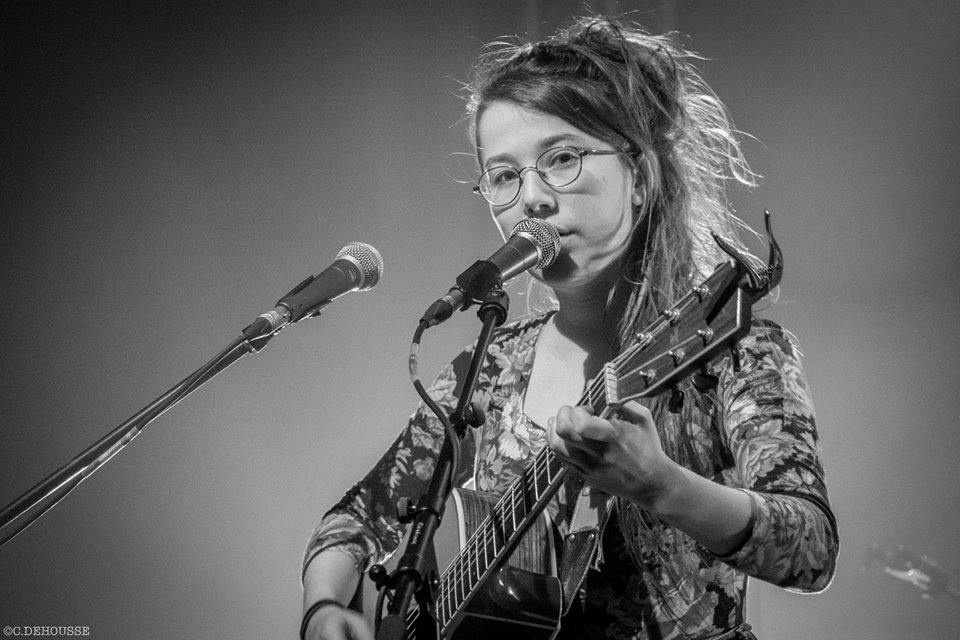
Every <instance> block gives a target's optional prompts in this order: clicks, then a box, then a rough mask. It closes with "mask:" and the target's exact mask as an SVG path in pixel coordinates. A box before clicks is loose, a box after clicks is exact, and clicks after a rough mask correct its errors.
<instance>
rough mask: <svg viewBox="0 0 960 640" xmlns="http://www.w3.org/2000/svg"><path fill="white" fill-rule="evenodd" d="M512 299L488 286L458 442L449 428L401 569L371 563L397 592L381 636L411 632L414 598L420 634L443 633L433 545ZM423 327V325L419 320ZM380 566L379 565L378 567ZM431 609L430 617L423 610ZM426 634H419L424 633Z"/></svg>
mask: <svg viewBox="0 0 960 640" xmlns="http://www.w3.org/2000/svg"><path fill="white" fill-rule="evenodd" d="M509 305H510V301H509V298H508V297H507V294H506V292H504V291H503V289H502V288H500V287H499V286H496V287H494V288H493V289H491V290H490V293H489V294H488V295H487V297H486V298H485V299H484V301H483V303H482V304H481V305H480V309H479V310H478V311H477V316H478V317H479V318H480V320H481V321H482V323H483V326H482V328H481V329H480V336H479V337H478V338H477V344H476V347H475V348H474V351H473V358H472V360H471V361H470V368H469V370H468V371H467V376H466V379H465V380H464V384H463V387H462V388H461V391H460V397H459V399H458V403H457V407H456V409H455V410H454V411H453V413H451V414H450V423H451V424H452V425H453V430H454V431H455V435H456V441H454V440H453V439H452V438H451V437H450V436H451V434H450V431H449V430H447V433H446V436H445V437H444V440H443V446H442V447H441V448H440V455H439V456H438V458H437V463H436V466H435V467H434V470H433V476H432V477H431V479H430V488H429V489H428V490H427V493H426V494H424V495H423V496H421V497H420V500H419V501H418V503H417V506H416V509H415V514H416V515H415V516H414V517H413V524H412V528H411V531H412V533H411V535H410V538H409V539H408V540H407V546H406V549H405V551H404V554H403V556H402V557H401V558H400V561H399V563H398V564H397V569H396V571H394V573H393V574H392V575H391V576H387V575H386V570H385V569H384V568H383V567H382V566H380V565H377V566H376V567H373V568H371V570H370V575H371V578H372V579H373V580H374V581H375V582H376V583H377V586H378V587H380V588H381V589H383V588H387V589H389V588H393V589H394V595H393V599H392V600H391V601H390V604H389V606H388V607H387V613H388V614H387V616H385V617H384V618H383V620H381V622H380V624H379V625H378V627H377V635H376V637H377V640H403V639H404V638H406V636H407V616H408V613H409V610H410V604H411V601H412V600H413V598H414V597H416V600H417V604H418V605H419V607H420V610H421V615H420V616H419V617H418V620H417V637H418V638H431V637H433V638H437V637H439V635H440V634H439V631H440V630H439V628H438V626H439V625H438V624H430V622H431V619H433V620H436V613H435V606H434V601H435V598H436V594H435V593H434V590H435V589H436V587H437V585H438V584H439V575H438V573H437V566H436V565H437V558H436V552H435V549H434V546H433V538H434V534H435V533H436V531H437V528H438V527H439V526H440V521H441V519H442V518H443V512H444V508H445V506H446V502H447V498H448V497H449V496H450V492H451V491H452V489H453V480H454V474H455V473H456V469H454V462H453V461H454V447H459V446H460V441H461V440H462V439H463V437H464V435H465V434H466V430H467V429H466V428H467V425H471V426H480V425H482V424H483V414H482V413H481V412H480V411H479V410H478V409H477V408H476V407H475V406H474V405H473V394H474V392H475V391H476V387H477V380H478V379H479V377H480V368H481V366H482V365H483V360H484V358H485V357H486V355H487V349H488V348H489V347H490V342H491V340H492V339H493V331H494V329H495V328H496V327H499V326H500V325H502V324H503V323H504V322H505V321H506V319H507V309H508V308H509ZM421 326H424V325H423V324H421ZM378 567H379V569H378ZM424 612H430V614H431V615H430V616H429V618H428V617H427V616H425V615H422V614H423V613H424ZM421 633H422V634H423V635H420V634H421Z"/></svg>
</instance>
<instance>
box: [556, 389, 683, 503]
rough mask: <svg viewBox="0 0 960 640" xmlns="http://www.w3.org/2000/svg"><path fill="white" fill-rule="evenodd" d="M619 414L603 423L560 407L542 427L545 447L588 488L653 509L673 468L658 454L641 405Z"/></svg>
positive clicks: (588, 414) (629, 406) (646, 412)
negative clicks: (575, 471)
mask: <svg viewBox="0 0 960 640" xmlns="http://www.w3.org/2000/svg"><path fill="white" fill-rule="evenodd" d="M620 415H621V416H622V417H612V418H610V419H606V420H605V419H603V418H598V417H596V416H594V415H593V414H592V413H591V412H590V411H589V410H588V409H585V408H584V407H569V406H566V407H561V408H560V411H559V412H558V413H557V417H556V418H554V419H552V420H551V421H550V423H549V425H548V428H547V443H548V444H549V446H550V448H551V449H552V450H553V452H554V453H555V454H556V455H557V457H558V458H560V460H561V461H562V462H564V463H565V464H567V465H569V466H570V467H573V468H574V469H576V470H577V471H578V472H579V473H580V474H581V475H582V476H583V477H584V479H585V480H586V481H587V483H588V484H589V485H590V486H591V487H594V488H596V489H599V490H600V491H603V492H605V493H609V494H611V495H615V496H619V497H622V498H626V499H628V500H630V501H632V502H634V503H636V504H640V505H643V506H645V507H647V508H650V509H652V510H654V511H655V510H656V509H655V506H656V503H657V502H658V500H659V499H660V498H661V497H662V496H663V495H665V494H666V492H667V491H668V490H669V488H670V486H671V482H670V479H671V477H673V475H674V474H675V472H676V471H677V465H676V464H675V463H674V462H673V461H672V460H671V459H670V458H669V457H667V455H666V454H665V453H664V452H663V448H662V447H661V446H660V436H659V435H658V434H657V426H656V424H655V423H654V421H653V416H652V415H651V414H650V411H649V410H648V409H647V408H646V407H644V406H642V405H640V404H639V403H637V402H628V403H627V404H625V405H624V406H623V408H622V409H621V411H620ZM624 418H626V419H624Z"/></svg>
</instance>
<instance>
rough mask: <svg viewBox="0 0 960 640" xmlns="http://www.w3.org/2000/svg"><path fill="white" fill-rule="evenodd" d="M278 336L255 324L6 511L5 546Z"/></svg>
mask: <svg viewBox="0 0 960 640" xmlns="http://www.w3.org/2000/svg"><path fill="white" fill-rule="evenodd" d="M275 335H276V332H273V333H270V334H267V335H262V328H260V327H259V326H258V325H257V323H254V324H251V325H250V326H249V327H247V328H246V329H244V331H243V333H242V334H241V335H240V336H239V337H238V338H236V339H234V341H233V342H231V343H230V344H229V345H228V346H227V347H226V348H225V349H224V350H223V351H221V352H220V353H219V354H217V355H216V356H215V357H214V358H213V359H212V360H210V361H209V362H207V363H206V364H205V365H203V366H202V367H200V368H199V369H197V370H196V371H195V372H193V373H192V374H191V375H190V376H188V377H186V378H184V379H183V380H182V381H180V382H179V383H178V384H176V385H174V386H173V387H172V388H171V389H170V390H168V391H167V392H166V393H164V394H163V395H161V396H160V397H158V398H157V399H156V400H154V401H153V402H151V403H150V404H148V405H147V406H146V407H144V408H143V409H141V410H140V411H138V412H137V413H136V414H134V415H133V416H131V417H130V418H128V419H127V420H126V421H124V422H123V423H122V424H121V425H120V426H118V427H116V428H115V429H114V430H113V431H111V432H110V433H108V434H107V435H105V436H103V437H102V438H100V439H99V440H97V441H96V442H94V443H93V444H92V445H90V446H89V447H87V448H86V449H84V450H83V451H82V452H81V453H79V454H78V455H77V456H76V457H74V458H73V460H71V461H70V462H68V463H67V464H65V465H64V466H62V467H60V469H58V470H56V471H54V472H53V473H51V474H50V475H49V476H47V477H46V478H45V479H43V480H41V481H40V482H39V483H37V484H36V485H35V486H34V487H33V488H32V489H29V490H28V491H27V492H26V493H24V494H23V495H21V496H20V497H19V498H17V499H16V500H14V501H13V502H11V503H10V504H8V505H7V506H6V507H4V508H3V510H2V511H0V546H2V545H4V544H5V543H7V542H8V541H9V540H11V539H12V538H13V537H14V536H16V535H17V534H18V533H20V532H21V531H23V530H24V529H26V528H27V527H28V526H30V525H31V524H32V523H33V522H35V521H36V520H37V519H38V518H39V517H40V516H42V515H43V514H44V513H46V512H47V511H48V510H50V509H51V508H52V507H53V506H55V505H56V504H57V503H58V502H60V501H61V500H62V499H63V498H64V497H66V495H67V494H68V493H70V492H71V491H72V490H73V489H74V488H76V486H77V485H78V484H80V483H81V482H83V481H84V480H85V479H86V478H87V477H89V476H90V475H91V474H92V473H94V472H95V471H96V470H97V469H99V468H100V467H101V466H103V465H104V464H105V463H106V462H107V461H108V460H110V458H112V457H113V456H115V455H116V454H117V453H118V452H119V451H120V450H121V449H123V448H124V447H125V446H127V445H128V444H129V443H130V442H131V441H132V440H133V439H134V438H135V437H137V435H139V434H140V432H141V431H142V430H143V428H144V427H145V426H146V425H147V424H149V423H150V422H152V421H153V420H155V419H156V418H158V417H160V415H161V414H163V413H164V412H165V411H166V410H167V409H169V408H170V407H172V406H173V405H175V404H177V403H178V402H180V401H181V400H183V399H184V398H186V397H187V396H188V395H190V394H191V393H193V392H194V391H196V390H197V389H199V388H200V387H201V386H202V385H203V384H205V383H206V382H207V381H209V380H210V379H211V378H213V377H214V376H216V375H217V374H218V373H220V372H221V371H223V370H224V369H226V368H227V367H229V366H230V365H231V364H233V363H234V362H236V361H237V360H239V359H240V358H242V357H243V356H245V355H247V354H248V353H258V352H259V351H260V350H261V349H263V347H264V346H265V345H266V343H267V342H269V341H270V339H271V338H273V336H275Z"/></svg>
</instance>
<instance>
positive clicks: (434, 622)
mask: <svg viewBox="0 0 960 640" xmlns="http://www.w3.org/2000/svg"><path fill="white" fill-rule="evenodd" d="M766 216H767V217H766V226H767V237H768V239H769V243H770V258H769V260H768V266H767V267H766V268H764V269H759V270H758V269H755V268H754V267H753V266H752V265H751V264H750V262H749V261H748V260H747V259H746V258H745V257H744V256H743V255H741V254H740V253H739V252H738V251H737V250H736V249H735V248H733V247H732V246H731V245H729V243H727V242H725V241H724V240H723V239H722V238H719V237H718V236H716V235H714V239H715V240H716V241H717V243H718V244H720V246H721V248H723V250H724V251H725V252H727V253H728V254H729V255H730V256H731V257H732V258H733V260H732V261H728V262H725V263H723V264H721V265H720V266H719V267H717V269H716V270H715V271H714V273H713V274H712V275H711V276H710V277H709V278H707V280H705V281H704V282H703V283H702V284H700V285H699V286H696V287H694V288H693V289H692V290H691V291H690V292H689V293H687V294H686V295H685V296H684V297H683V298H681V299H680V300H679V301H678V302H677V303H676V304H675V305H674V306H673V307H672V308H670V309H668V310H667V311H666V312H664V313H663V314H662V315H661V316H660V317H659V318H657V319H656V320H655V321H654V322H653V323H651V325H650V326H648V327H647V328H646V329H645V330H644V331H643V332H641V333H639V334H638V335H637V340H636V341H635V343H634V344H632V345H631V346H630V347H628V348H627V349H625V350H624V351H623V352H622V353H621V354H620V355H618V356H617V357H616V358H614V359H613V360H611V361H610V362H608V363H607V364H606V365H605V366H604V367H603V369H602V370H601V372H600V373H599V374H598V375H597V376H596V377H595V378H594V379H593V380H591V382H590V383H589V384H588V385H587V389H586V391H585V392H584V394H583V397H582V398H581V400H580V402H579V406H589V407H592V409H593V410H594V412H595V414H596V415H599V416H603V417H609V416H611V415H612V414H614V413H616V412H617V410H618V409H619V408H620V407H621V406H622V405H623V404H624V403H625V402H627V401H629V400H637V399H642V398H651V397H654V396H656V395H659V394H661V393H665V392H671V393H672V394H673V396H672V397H671V401H670V404H671V405H672V408H678V405H679V403H680V402H682V392H680V391H679V390H678V388H677V384H678V383H679V382H680V381H681V380H683V379H685V378H686V377H688V376H691V375H692V376H693V384H694V386H695V387H697V388H698V389H700V390H703V389H707V388H710V387H712V386H715V385H716V383H717V379H716V377H715V376H713V375H712V374H710V373H709V372H708V369H707V366H708V365H709V363H711V362H712V361H713V360H715V359H717V358H719V357H721V356H722V355H724V354H725V353H727V352H730V353H731V355H732V357H734V358H736V357H737V354H736V345H737V342H738V341H739V339H740V338H741V337H742V336H743V335H744V334H745V333H746V332H747V331H748V330H749V327H750V317H751V309H752V306H753V304H754V303H755V302H756V301H757V300H759V299H760V298H762V297H763V296H764V295H766V294H767V293H768V292H769V291H770V290H771V289H772V288H773V287H775V286H776V285H777V284H778V283H779V281H780V277H781V275H782V270H783V263H782V254H781V253H780V249H779V246H778V245H777V243H776V241H775V240H774V239H773V236H772V234H771V233H770V221H769V213H767V214H766ZM734 366H737V364H736V360H735V364H734ZM566 473H567V470H566V468H565V467H564V466H563V465H562V464H561V462H560V460H559V459H558V458H557V457H556V456H555V455H554V454H553V453H552V452H551V451H550V449H549V448H548V447H544V448H543V449H541V450H540V452H539V453H538V454H537V455H536V456H535V457H534V459H533V460H532V462H531V463H530V464H529V465H528V466H527V468H526V469H525V470H524V472H523V473H522V474H521V476H520V477H519V478H518V479H517V480H516V481H515V482H514V483H513V484H512V485H511V486H510V488H509V489H508V490H507V491H506V492H505V493H504V494H503V495H502V496H500V497H498V498H490V497H488V496H484V495H482V494H478V493H476V492H473V491H469V490H465V489H457V490H455V491H454V493H453V497H452V501H453V503H452V505H451V507H450V508H448V509H447V510H446V515H445V518H444V522H443V526H442V527H441V530H440V532H438V535H437V540H436V546H437V560H438V565H437V566H439V567H446V569H445V570H444V571H443V572H442V574H441V575H440V576H439V579H438V580H437V581H436V583H435V585H434V593H435V594H436V598H435V601H434V602H433V603H431V604H430V605H429V606H428V607H425V609H426V611H424V607H414V608H413V609H412V611H411V612H410V615H409V616H408V619H407V637H408V638H421V640H422V639H423V638H432V637H439V638H445V639H449V638H455V640H469V639H472V638H478V639H480V638H482V639H484V640H486V639H489V638H496V637H498V636H499V637H501V638H517V637H522V638H525V639H527V640H541V639H543V640H549V639H550V638H552V637H553V636H554V635H556V633H557V631H558V629H559V625H560V619H561V612H562V611H563V606H564V602H563V597H562V588H561V584H560V580H559V579H558V577H557V561H556V559H555V558H556V554H555V551H554V550H555V548H556V546H557V545H555V544H554V542H555V540H554V535H553V531H552V527H551V525H550V523H549V520H548V519H546V518H545V516H544V515H543V514H544V513H545V508H546V506H547V503H548V502H549V501H550V500H551V498H552V497H553V496H554V495H555V494H556V493H557V491H558V490H559V488H560V486H561V485H562V483H563V481H564V478H565V476H566ZM444 531H447V532H449V535H446V536H444V535H442V533H443V532H444ZM448 559H449V561H447V560H448ZM365 582H366V581H365Z"/></svg>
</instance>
